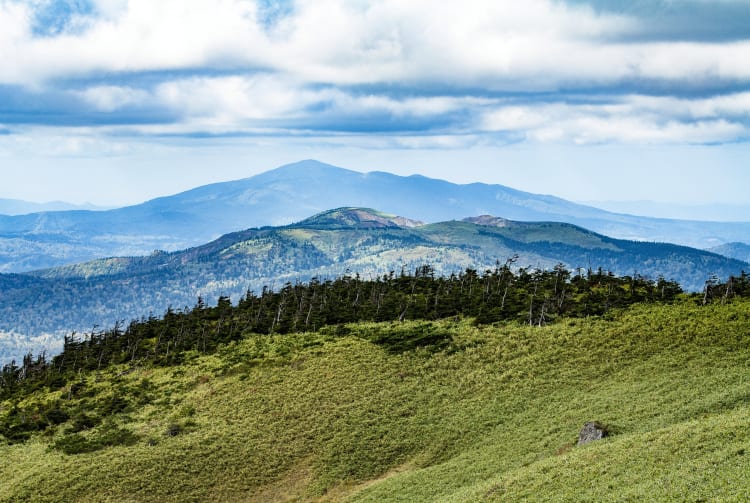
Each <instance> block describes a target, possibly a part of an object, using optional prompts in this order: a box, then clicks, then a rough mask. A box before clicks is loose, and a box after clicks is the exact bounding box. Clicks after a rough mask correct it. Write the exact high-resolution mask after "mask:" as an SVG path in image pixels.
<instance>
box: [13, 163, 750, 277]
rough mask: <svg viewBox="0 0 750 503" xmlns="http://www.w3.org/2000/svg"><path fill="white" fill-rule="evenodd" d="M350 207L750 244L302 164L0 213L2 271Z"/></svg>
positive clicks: (422, 180)
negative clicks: (138, 194)
mask: <svg viewBox="0 0 750 503" xmlns="http://www.w3.org/2000/svg"><path fill="white" fill-rule="evenodd" d="M344 206H355V207H372V208H378V209H381V210H383V211H386V212H389V213H393V214H396V215H408V216H409V217H411V218H414V219H416V220H420V221H424V222H432V223H434V222H441V221H447V220H453V219H460V218H463V217H466V216H469V215H481V214H492V215H498V216H502V217H504V218H508V219H511V220H519V221H553V222H567V223H572V224H576V225H579V226H582V227H585V228H588V229H591V230H593V231H595V232H599V233H601V234H605V235H608V236H614V237H618V238H623V239H635V240H641V241H657V242H673V243H678V244H683V245H689V246H694V247H697V248H707V247H710V246H717V245H720V244H723V243H727V242H733V241H744V240H747V236H749V235H750V223H742V222H728V223H717V222H691V221H680V220H666V219H652V218H644V217H636V216H631V215H622V214H617V213H611V212H607V211H603V210H599V209H596V208H592V207H590V206H584V205H580V204H575V203H572V202H569V201H566V200H563V199H560V198H557V197H553V196H547V195H538V194H531V193H527V192H522V191H519V190H515V189H512V188H510V187H505V186H503V185H488V184H481V183H472V184H467V185H457V184H453V183H449V182H447V181H444V180H436V179H431V178H426V177H424V176H417V175H415V176H408V177H403V176H397V175H393V174H389V173H384V172H372V173H359V172H355V171H350V170H346V169H342V168H338V167H335V166H331V165H328V164H323V163H320V162H317V161H302V162H298V163H294V164H289V165H286V166H282V167H279V168H277V169H274V170H271V171H268V172H265V173H261V174H259V175H256V176H253V177H250V178H245V179H242V180H236V181H231V182H223V183H217V184H212V185H206V186H203V187H198V188H195V189H192V190H189V191H186V192H183V193H180V194H175V195H172V196H168V197H162V198H158V199H154V200H151V201H147V202H145V203H143V204H139V205H135V206H130V207H126V208H118V209H114V210H109V211H61V212H43V213H34V214H30V215H22V216H4V215H0V272H6V273H8V272H24V271H30V270H34V269H41V268H48V267H54V266H58V265H63V264H73V263H78V262H84V261H89V260H91V259H94V258H101V257H110V256H133V255H144V254H148V253H150V252H152V251H153V250H167V251H175V250H181V249H184V248H187V247H190V246H197V245H200V244H202V243H205V242H207V241H210V240H212V239H216V238H217V237H219V236H221V235H223V234H226V233H229V232H233V231H236V230H238V229H246V228H250V227H262V226H268V225H272V226H281V225H287V224H290V223H292V222H297V221H299V220H302V219H304V218H306V217H308V216H309V215H312V214H314V213H318V212H321V211H324V210H327V209H330V208H334V207H344Z"/></svg>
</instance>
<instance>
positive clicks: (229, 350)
mask: <svg viewBox="0 0 750 503" xmlns="http://www.w3.org/2000/svg"><path fill="white" fill-rule="evenodd" d="M428 326H429V327H430V328H431V329H432V330H437V331H441V332H447V333H450V335H452V337H453V342H452V343H451V344H449V345H448V346H447V347H443V348H441V349H437V348H433V349H429V348H421V349H415V350H410V351H406V352H403V353H399V352H396V351H389V350H388V349H389V348H388V347H386V346H383V345H377V344H374V343H372V342H370V341H372V340H378V339H379V338H382V337H380V336H383V335H385V334H392V333H393V332H399V331H400V332H402V333H411V332H420V331H424V330H426V328H427V327H428ZM348 329H349V330H341V329H333V328H332V329H329V330H328V332H325V331H324V332H323V333H318V334H300V335H284V336H268V335H263V336H261V335H248V336H247V337H246V338H245V339H243V340H242V341H240V342H238V343H233V344H231V345H230V346H228V347H226V348H224V349H223V350H221V351H220V352H218V353H217V354H215V355H211V356H197V355H196V356H195V357H194V358H192V359H191V360H190V362H189V363H186V364H184V365H182V366H179V367H171V368H135V369H131V368H129V367H117V368H110V369H107V370H106V371H102V372H101V373H99V374H98V375H96V374H90V375H85V374H84V375H82V376H81V382H82V383H83V385H79V386H77V387H75V389H71V388H70V386H66V387H65V388H63V389H61V390H45V391H39V392H37V394H36V395H34V396H32V397H29V398H27V399H26V402H25V403H22V404H21V405H24V406H25V405H28V404H29V403H31V402H34V401H50V400H60V401H61V402H64V403H65V404H66V406H69V407H71V410H73V408H75V407H78V408H79V409H80V410H82V411H86V410H90V411H94V410H101V404H102V403H108V404H119V405H117V406H116V407H114V406H113V407H110V410H112V413H111V414H110V415H109V416H107V417H106V418H105V419H104V421H103V422H102V423H101V424H100V425H98V426H96V427H93V428H91V429H88V430H83V431H82V432H81V433H80V434H79V437H80V438H83V439H89V440H96V439H102V438H105V437H106V435H108V434H111V433H112V432H118V431H119V432H122V431H123V430H125V431H127V432H130V433H132V435H131V436H130V437H128V438H130V439H131V440H130V441H128V442H123V443H124V444H132V445H118V446H114V447H104V448H102V449H99V450H95V451H94V452H88V453H80V454H64V453H63V452H61V451H60V450H59V449H54V448H51V447H50V446H51V445H54V444H55V442H57V445H58V446H59V445H61V439H63V438H65V437H71V434H70V433H66V431H67V430H70V429H71V428H72V427H73V423H74V419H73V418H71V419H70V420H68V421H67V423H63V424H62V425H60V426H59V427H58V428H57V431H56V432H54V433H53V434H51V435H48V436H39V437H34V438H32V440H30V441H29V442H27V443H25V444H16V445H0V501H32V500H33V501H118V502H119V501H315V500H320V501H409V502H414V501H518V500H534V501H544V500H548V501H642V500H652V501H654V500H656V501H659V500H678V501H700V500H706V501H708V500H711V501H719V500H725V501H726V500H728V501H744V500H747V499H748V497H750V344H749V343H750V302H749V301H740V300H737V301H735V302H734V303H733V304H732V305H727V306H720V305H715V306H705V307H698V306H695V305H693V304H692V303H690V302H689V301H685V302H684V303H680V304H678V305H674V306H635V307H633V308H630V309H628V310H626V311H623V312H618V313H616V314H611V315H609V316H608V319H583V320H582V319H578V320H563V321H561V322H560V323H557V324H555V325H552V326H547V327H541V328H540V327H534V328H530V327H525V326H518V325H515V324H509V325H499V326H495V327H475V326H473V325H472V324H471V323H470V322H469V321H453V320H451V321H443V322H437V323H434V324H425V323H421V322H410V323H405V324H398V325H395V324H394V325H391V324H379V325H378V324H360V325H353V326H350V327H348ZM116 397H119V400H115V398H116ZM1 407H2V408H1V409H0V416H1V415H4V414H9V413H10V410H11V407H12V404H10V403H7V402H6V403H3V404H2V406H1ZM589 420H598V421H600V422H602V423H605V424H607V425H608V426H609V427H610V428H611V429H612V430H613V431H614V434H613V435H612V436H611V437H610V438H608V439H605V440H603V441H601V442H596V443H593V444H590V445H587V446H584V447H575V440H576V435H577V433H578V431H579V429H580V428H581V426H582V425H583V423H584V422H586V421H589ZM115 443H116V442H115Z"/></svg>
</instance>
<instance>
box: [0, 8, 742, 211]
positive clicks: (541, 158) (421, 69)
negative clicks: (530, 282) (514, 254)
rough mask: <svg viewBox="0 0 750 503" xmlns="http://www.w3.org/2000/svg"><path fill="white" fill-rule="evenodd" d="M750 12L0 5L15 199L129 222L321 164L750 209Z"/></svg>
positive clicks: (2, 79) (1, 77)
mask: <svg viewBox="0 0 750 503" xmlns="http://www.w3.org/2000/svg"><path fill="white" fill-rule="evenodd" d="M748 8H750V5H749V4H748V1H747V0H726V1H722V2H706V1H704V0H677V1H667V0H655V1H653V2H621V1H608V0H529V1H528V2H523V3H518V2H495V1H491V0H470V1H469V2H466V3H464V4H462V5H460V6H456V5H455V4H451V3H443V4H437V5H436V4H434V3H432V2H426V1H424V0H412V1H410V2H407V3H398V2H396V3H394V2H390V1H386V0H366V1H364V2H358V3H351V2H346V1H344V0H331V1H329V2H325V3H320V2H313V1H310V0H278V1H271V0H226V1H224V2H221V3H219V4H216V3H215V2H210V1H208V0H180V1H177V0H170V1H166V0H165V1H163V2H158V3H153V2H148V1H146V0H114V1H113V0H80V1H76V2H69V1H64V0H40V1H38V2H26V1H20V0H0V55H2V56H3V59H4V61H5V62H6V64H5V65H3V67H2V68H0V101H1V102H2V103H3V107H2V108H0V176H1V177H2V180H1V181H0V182H1V183H0V198H11V199H20V200H25V201H32V202H46V201H55V200H61V201H66V202H70V203H73V204H82V203H91V204H95V205H99V206H107V207H112V206H124V205H131V204H138V203H140V202H143V201H146V200H149V199H152V198H154V197H160V196H164V195H168V194H174V193H177V192H180V191H183V190H188V189H190V188H193V187H196V186H200V185H205V184H208V183H216V182H220V181H229V180H234V179H239V178H246V177H250V176H253V175H255V174H259V173H261V172H264V171H268V170H270V169H273V168H275V167H278V166H280V165H283V164H286V163H289V162H294V161H296V160H299V159H309V158H314V159H319V160H321V161H323V162H327V163H330V164H333V165H337V166H341V167H344V168H347V169H351V170H355V171H360V172H367V171H375V170H377V171H386V172H390V173H394V174H398V175H410V174H421V175H424V176H428V177H432V178H439V179H445V180H448V181H451V182H454V183H472V182H482V183H490V184H501V185H506V186H509V187H513V188H516V189H519V190H523V191H526V192H532V193H536V194H550V195H555V196H558V197H561V198H564V199H568V200H571V201H577V202H581V201H611V202H612V201H613V202H618V201H619V202H623V201H639V200H644V201H652V202H655V203H663V204H670V205H674V206H675V207H679V206H684V205H699V206H700V205H724V206H729V207H735V208H736V207H739V206H747V205H748V204H750V201H749V198H748V197H747V194H746V190H744V188H745V187H747V186H750V172H748V170H746V167H745V164H746V159H748V158H750V61H748V60H747V58H745V57H744V55H745V54H747V53H748V51H750V16H747V12H748ZM478 48H482V50H478ZM662 211H664V210H662ZM675 211H676V210H675ZM717 211H718V210H717ZM732 211H735V210H727V214H729V213H731V212H732ZM745 218H746V219H748V220H750V216H748V217H745Z"/></svg>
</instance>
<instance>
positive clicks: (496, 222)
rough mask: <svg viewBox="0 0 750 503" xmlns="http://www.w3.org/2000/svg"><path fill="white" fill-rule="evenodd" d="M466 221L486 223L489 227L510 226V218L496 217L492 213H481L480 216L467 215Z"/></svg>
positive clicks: (479, 223) (478, 223)
mask: <svg viewBox="0 0 750 503" xmlns="http://www.w3.org/2000/svg"><path fill="white" fill-rule="evenodd" d="M463 221H464V222H469V223H472V224H477V225H486V226H489V227H508V226H509V225H510V220H506V219H505V218H502V217H495V216H492V215H479V216H478V217H467V218H464V219H463Z"/></svg>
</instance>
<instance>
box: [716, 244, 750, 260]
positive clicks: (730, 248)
mask: <svg viewBox="0 0 750 503" xmlns="http://www.w3.org/2000/svg"><path fill="white" fill-rule="evenodd" d="M708 251H710V252H713V253H718V254H719V255H724V256H725V257H729V258H734V259H737V260H741V261H743V262H750V245H747V244H745V243H726V244H723V245H720V246H715V247H713V248H709V249H708Z"/></svg>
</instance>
